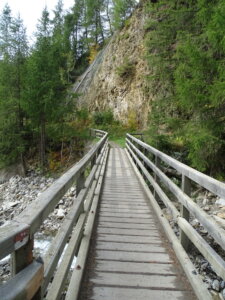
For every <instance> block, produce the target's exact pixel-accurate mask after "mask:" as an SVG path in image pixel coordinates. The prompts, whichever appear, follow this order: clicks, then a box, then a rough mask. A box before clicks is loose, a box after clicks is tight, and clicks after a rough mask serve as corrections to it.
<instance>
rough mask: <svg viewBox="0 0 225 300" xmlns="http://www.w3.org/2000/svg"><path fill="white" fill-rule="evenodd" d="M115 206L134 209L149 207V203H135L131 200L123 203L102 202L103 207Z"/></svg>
mask: <svg viewBox="0 0 225 300" xmlns="http://www.w3.org/2000/svg"><path fill="white" fill-rule="evenodd" d="M115 207H118V208H127V207H129V208H133V209H139V208H140V209H149V205H147V204H144V203H139V202H137V203H136V204H133V203H130V202H127V203H123V202H121V201H118V202H116V201H114V202H106V201H104V202H101V208H115Z"/></svg>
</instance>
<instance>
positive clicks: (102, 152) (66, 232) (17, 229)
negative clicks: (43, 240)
mask: <svg viewBox="0 0 225 300" xmlns="http://www.w3.org/2000/svg"><path fill="white" fill-rule="evenodd" d="M92 132H93V133H95V136H98V137H100V140H99V141H98V142H97V143H96V144H95V145H94V146H93V147H92V149H91V150H90V151H89V152H88V153H87V154H86V155H85V156H84V157H83V158H82V159H81V160H80V161H79V162H78V163H77V164H75V165H74V166H73V167H72V168H71V169H69V170H68V171H67V172H66V173H64V174H63V175H62V176H61V177H60V178H59V179H58V180H56V181H55V182H54V183H53V184H52V185H51V186H50V187H49V188H48V189H47V190H46V191H44V192H43V193H42V194H41V195H40V196H39V197H37V199H36V200H34V201H33V202H32V203H31V204H30V205H29V206H28V207H27V208H25V210H24V211H23V212H22V213H21V214H20V215H18V216H17V217H16V218H15V219H14V220H13V221H11V222H10V223H9V224H7V225H6V226H2V227H0V259H2V258H4V257H5V256H7V255H9V254H10V255H11V261H12V262H11V264H12V279H10V280H9V281H8V282H7V283H6V284H4V285H0V299H1V300H4V299H5V298H4V297H5V295H6V294H7V292H8V293H9V295H12V292H10V290H11V289H14V287H13V285H14V284H15V281H16V280H19V281H20V282H23V284H21V286H23V287H24V289H22V290H21V289H18V295H16V289H14V290H15V293H14V294H13V295H12V296H10V297H11V298H6V299H15V300H17V299H24V300H27V299H33V297H35V299H42V298H43V297H44V295H45V294H46V292H48V295H50V296H48V299H59V298H60V296H61V292H62V291H63V288H64V286H65V282H66V278H67V275H68V272H69V269H70V266H71V263H72V261H73V258H74V255H76V254H77V253H78V251H79V247H80V243H81V240H82V238H83V230H84V226H85V223H86V220H87V218H88V215H89V211H90V207H91V205H92V202H93V199H94V196H95V195H96V193H97V194H99V191H98V190H99V188H100V186H99V180H100V178H101V174H102V173H101V172H102V170H103V169H104V166H105V164H106V159H107V153H108V133H106V132H104V131H101V130H96V131H95V130H92ZM74 184H75V185H76V198H75V199H74V203H73V205H72V206H71V208H70V211H69V213H68V214H67V216H66V217H65V219H64V222H63V223H62V225H61V228H60V229H59V231H58V233H57V234H56V236H55V238H54V239H53V241H52V243H51V246H50V248H49V250H48V251H47V254H46V255H45V256H44V257H43V262H41V263H40V262H36V263H35V260H34V259H33V245H34V234H35V233H36V232H37V231H38V230H39V228H40V226H41V225H42V224H43V222H44V220H45V219H46V218H47V217H48V216H49V214H50V213H51V212H52V211H53V210H54V208H55V207H56V206H57V204H58V203H59V201H60V200H61V198H62V197H63V196H64V195H65V193H66V192H67V191H68V190H69V189H70V188H71V187H72V186H73V185H74ZM66 245H67V247H66ZM63 252H64V253H65V254H63ZM62 254H63V256H62ZM61 259H62V262H61V263H60V264H59V260H61ZM40 265H42V267H40ZM31 266H35V267H33V268H32V267H31ZM37 266H38V267H37ZM40 270H42V272H41V271H40ZM59 270H60V272H59ZM31 273H32V276H33V277H32V276H31V275H30V280H28V279H25V277H26V276H27V278H28V275H27V274H31ZM40 274H42V275H43V276H42V278H41V279H40V276H41V275H40ZM59 277H60V280H59ZM32 278H33V280H32ZM37 278H38V280H37ZM52 278H54V279H53V281H52ZM55 278H57V279H55ZM50 281H52V283H51V288H50V289H48V284H49V282H50ZM28 285H29V287H30V286H32V291H33V293H32V292H27V291H28ZM56 291H57V292H56ZM34 292H35V293H34ZM21 293H22V295H24V298H21V297H22V296H21ZM51 294H54V297H53V296H51ZM56 294H57V295H56Z"/></svg>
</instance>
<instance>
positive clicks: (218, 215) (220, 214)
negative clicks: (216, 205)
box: [217, 212, 225, 219]
mask: <svg viewBox="0 0 225 300" xmlns="http://www.w3.org/2000/svg"><path fill="white" fill-rule="evenodd" d="M217 217H219V218H221V219H225V212H219V213H217Z"/></svg>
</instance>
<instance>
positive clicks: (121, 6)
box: [113, 0, 136, 29]
mask: <svg viewBox="0 0 225 300" xmlns="http://www.w3.org/2000/svg"><path fill="white" fill-rule="evenodd" d="M113 5H114V7H113V25H114V27H115V28H116V29H119V28H121V27H122V26H123V25H124V22H125V20H126V19H127V18H128V17H129V16H130V14H131V12H132V11H133V9H134V7H135V5H136V1H135V0H113Z"/></svg>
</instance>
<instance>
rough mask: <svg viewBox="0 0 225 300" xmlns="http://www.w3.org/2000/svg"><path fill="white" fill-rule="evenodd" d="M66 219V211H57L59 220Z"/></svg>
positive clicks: (60, 209)
mask: <svg viewBox="0 0 225 300" xmlns="http://www.w3.org/2000/svg"><path fill="white" fill-rule="evenodd" d="M64 217H65V211H64V209H62V208H59V209H58V211H57V218H58V219H63V218H64Z"/></svg>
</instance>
